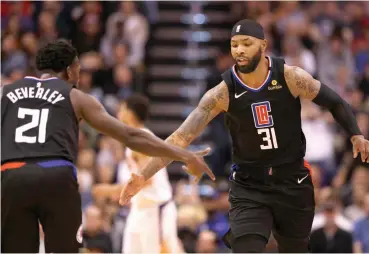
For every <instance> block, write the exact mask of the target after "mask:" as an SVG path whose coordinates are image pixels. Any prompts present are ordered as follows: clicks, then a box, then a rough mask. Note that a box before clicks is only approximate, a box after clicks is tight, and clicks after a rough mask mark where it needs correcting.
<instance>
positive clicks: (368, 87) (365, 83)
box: [359, 60, 369, 99]
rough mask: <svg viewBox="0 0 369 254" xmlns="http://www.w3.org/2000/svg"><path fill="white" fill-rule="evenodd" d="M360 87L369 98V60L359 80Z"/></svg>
mask: <svg viewBox="0 0 369 254" xmlns="http://www.w3.org/2000/svg"><path fill="white" fill-rule="evenodd" d="M359 89H360V91H361V92H362V93H363V94H364V96H365V99H368V98H369V60H368V62H367V64H366V65H365V69H364V73H363V74H362V77H361V80H360V81H359Z"/></svg>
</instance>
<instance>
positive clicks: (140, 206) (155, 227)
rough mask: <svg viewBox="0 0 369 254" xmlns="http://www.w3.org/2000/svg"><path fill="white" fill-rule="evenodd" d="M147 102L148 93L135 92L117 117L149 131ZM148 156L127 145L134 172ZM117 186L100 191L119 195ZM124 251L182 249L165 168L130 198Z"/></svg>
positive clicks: (154, 251)
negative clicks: (146, 120)
mask: <svg viewBox="0 0 369 254" xmlns="http://www.w3.org/2000/svg"><path fill="white" fill-rule="evenodd" d="M148 104H149V101H148V99H147V98H146V97H144V96H141V95H132V96H131V97H129V98H127V100H126V101H125V102H124V103H122V105H121V106H120V109H119V113H118V118H119V119H120V120H121V121H123V122H124V123H125V124H127V125H129V126H132V127H135V128H141V129H143V130H146V131H148V132H150V130H148V129H147V128H145V127H144V121H145V119H146V117H147V114H148V106H149V105H148ZM150 133H151V132H150ZM153 135H154V134H153ZM148 160H149V157H147V156H146V155H143V154H140V153H137V152H134V151H132V150H130V149H126V162H127V164H126V165H128V168H129V170H130V171H131V172H133V173H134V172H137V171H138V169H139V168H140V167H143V166H144V165H145V164H146V163H147V161H148ZM117 186H118V185H114V186H111V188H110V189H109V188H108V187H106V186H105V191H100V194H105V195H106V194H107V193H108V194H110V195H112V194H114V195H116V193H117V192H118V193H119V190H120V188H117ZM118 195H119V194H118ZM122 251H123V253H178V252H181V251H182V250H181V248H180V245H179V241H178V237H177V208H176V206H175V203H174V201H173V194H172V187H171V185H170V182H169V178H168V172H167V170H166V169H165V168H164V169H162V170H160V171H159V172H158V173H157V174H155V175H154V177H153V178H152V179H150V181H148V182H147V184H146V186H145V188H143V189H142V190H141V191H140V192H139V193H138V194H137V195H136V196H135V197H134V198H133V199H132V200H131V210H130V213H129V215H128V218H127V224H126V228H125V232H124V236H123V249H122Z"/></svg>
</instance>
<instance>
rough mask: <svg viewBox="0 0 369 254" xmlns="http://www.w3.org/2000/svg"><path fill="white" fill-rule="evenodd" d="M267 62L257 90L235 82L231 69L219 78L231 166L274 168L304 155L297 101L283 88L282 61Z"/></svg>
mask: <svg viewBox="0 0 369 254" xmlns="http://www.w3.org/2000/svg"><path fill="white" fill-rule="evenodd" d="M267 59H268V64H269V70H268V73H267V76H266V78H265V80H264V82H263V83H262V84H261V85H260V87H259V88H257V89H254V88H252V87H250V86H248V85H247V84H246V83H245V82H243V81H242V80H241V79H240V78H239V76H238V74H237V72H236V70H235V66H233V67H232V68H230V69H228V70H227V71H225V72H224V73H223V74H222V78H223V80H224V82H225V83H226V84H227V87H228V92H229V106H228V111H227V113H226V114H225V116H226V125H227V127H228V129H229V131H230V134H231V136H232V141H233V162H234V163H235V164H242V165H245V164H248V165H255V166H258V165H259V166H266V165H270V166H277V165H281V164H285V163H289V162H293V161H296V160H297V159H299V158H302V157H304V155H305V137H304V134H303V132H302V131H301V116H300V110H301V106H300V100H299V98H295V97H293V95H292V94H291V92H290V90H289V88H288V86H287V84H286V81H285V78H284V60H283V59H281V58H272V57H267Z"/></svg>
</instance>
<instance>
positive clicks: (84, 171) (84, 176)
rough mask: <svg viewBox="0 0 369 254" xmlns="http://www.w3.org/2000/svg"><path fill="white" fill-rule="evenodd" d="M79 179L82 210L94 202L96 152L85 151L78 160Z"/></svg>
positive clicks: (82, 151)
mask: <svg viewBox="0 0 369 254" xmlns="http://www.w3.org/2000/svg"><path fill="white" fill-rule="evenodd" d="M76 166H77V179H78V185H79V192H80V193H81V201H82V210H83V209H84V208H85V207H86V206H87V205H88V204H90V203H91V202H92V197H91V189H92V185H93V184H94V181H95V178H94V169H95V151H94V150H92V149H83V150H81V151H80V152H79V154H78V159H77V165H76Z"/></svg>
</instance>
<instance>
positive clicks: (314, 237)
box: [310, 203, 352, 253]
mask: <svg viewBox="0 0 369 254" xmlns="http://www.w3.org/2000/svg"><path fill="white" fill-rule="evenodd" d="M335 209H336V207H335V204H332V203H328V204H326V205H325V207H324V217H325V223H324V226H323V227H322V228H319V229H317V230H315V231H313V232H312V233H311V235H310V248H311V252H312V253H338V252H340V253H352V236H351V233H349V232H347V231H345V230H343V229H341V228H340V227H339V226H338V225H337V224H336V220H335V216H336V211H335Z"/></svg>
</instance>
